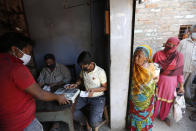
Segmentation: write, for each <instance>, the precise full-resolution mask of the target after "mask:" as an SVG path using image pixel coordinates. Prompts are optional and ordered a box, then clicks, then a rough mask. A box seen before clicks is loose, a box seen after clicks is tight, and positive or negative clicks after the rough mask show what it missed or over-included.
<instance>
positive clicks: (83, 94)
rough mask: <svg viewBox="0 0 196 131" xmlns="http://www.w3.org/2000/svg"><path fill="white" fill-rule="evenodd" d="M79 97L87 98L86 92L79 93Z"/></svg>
mask: <svg viewBox="0 0 196 131" xmlns="http://www.w3.org/2000/svg"><path fill="white" fill-rule="evenodd" d="M80 97H88V92H87V91H80Z"/></svg>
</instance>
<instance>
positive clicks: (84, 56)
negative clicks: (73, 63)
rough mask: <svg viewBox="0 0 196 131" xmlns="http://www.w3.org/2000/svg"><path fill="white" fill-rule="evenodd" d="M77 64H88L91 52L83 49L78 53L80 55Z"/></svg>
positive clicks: (90, 59) (90, 60)
mask: <svg viewBox="0 0 196 131" xmlns="http://www.w3.org/2000/svg"><path fill="white" fill-rule="evenodd" d="M77 62H78V64H79V65H81V64H84V65H86V64H90V63H91V62H92V57H91V54H90V53H89V52H88V51H83V52H82V53H80V55H79V56H78V61H77Z"/></svg>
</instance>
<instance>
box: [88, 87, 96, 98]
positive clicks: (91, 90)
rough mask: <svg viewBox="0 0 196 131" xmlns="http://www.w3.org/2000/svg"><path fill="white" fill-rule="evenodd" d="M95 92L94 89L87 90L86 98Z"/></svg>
mask: <svg viewBox="0 0 196 131" xmlns="http://www.w3.org/2000/svg"><path fill="white" fill-rule="evenodd" d="M94 92H95V90H94V89H89V90H88V97H93V94H94Z"/></svg>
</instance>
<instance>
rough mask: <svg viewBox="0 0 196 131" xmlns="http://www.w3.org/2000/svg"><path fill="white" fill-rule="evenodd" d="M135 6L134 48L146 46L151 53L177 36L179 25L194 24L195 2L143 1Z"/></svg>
mask: <svg viewBox="0 0 196 131" xmlns="http://www.w3.org/2000/svg"><path fill="white" fill-rule="evenodd" d="M143 1H144V3H142V4H137V10H136V27H135V28H136V29H135V46H137V45H141V44H148V45H150V46H151V47H152V51H153V53H154V52H156V51H157V50H159V49H160V48H161V46H162V44H163V43H165V42H166V40H167V39H168V38H169V37H171V36H178V34H179V29H180V25H192V24H196V0H143Z"/></svg>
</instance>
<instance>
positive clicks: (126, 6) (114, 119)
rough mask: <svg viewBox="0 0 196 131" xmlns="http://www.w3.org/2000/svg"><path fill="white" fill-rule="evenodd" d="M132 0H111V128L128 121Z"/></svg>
mask: <svg viewBox="0 0 196 131" xmlns="http://www.w3.org/2000/svg"><path fill="white" fill-rule="evenodd" d="M131 23H132V0H122V1H119V0H110V26H111V38H110V52H111V53H110V54H111V69H110V110H111V114H110V115H111V128H112V129H122V128H124V127H125V123H126V111H127V99H128V98H127V97H128V88H129V73H130V50H131Z"/></svg>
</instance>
